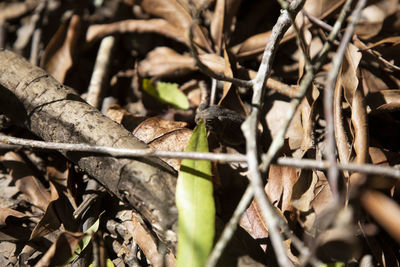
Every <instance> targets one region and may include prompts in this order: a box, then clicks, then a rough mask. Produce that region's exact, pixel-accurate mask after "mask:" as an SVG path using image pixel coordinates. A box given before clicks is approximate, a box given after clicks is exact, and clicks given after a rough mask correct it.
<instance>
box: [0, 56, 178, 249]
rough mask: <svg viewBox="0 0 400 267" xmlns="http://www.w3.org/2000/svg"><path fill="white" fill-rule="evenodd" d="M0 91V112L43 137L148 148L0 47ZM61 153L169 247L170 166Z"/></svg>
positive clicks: (172, 204)
mask: <svg viewBox="0 0 400 267" xmlns="http://www.w3.org/2000/svg"><path fill="white" fill-rule="evenodd" d="M0 93H1V97H0V111H1V112H3V113H5V114H6V115H8V116H9V117H10V118H12V119H13V120H14V121H15V122H16V123H18V124H20V125H23V126H25V127H26V128H27V129H29V130H30V131H32V132H33V133H35V134H36V135H37V136H39V137H41V138H42V139H43V140H45V141H52V142H67V143H87V144H96V145H104V146H112V147H124V148H147V145H146V144H144V143H143V142H141V141H139V140H138V139H137V138H136V137H134V136H133V135H132V134H131V133H130V132H128V131H127V130H126V129H124V128H123V127H122V126H121V125H119V124H117V123H115V122H114V121H112V120H110V119H108V118H107V117H105V116H103V115H102V114H101V113H100V112H99V111H98V110H97V109H95V108H94V107H92V106H90V105H89V104H87V103H86V102H85V101H83V100H82V99H81V98H80V97H79V96H77V95H76V94H74V92H73V90H72V89H71V88H68V87H66V86H63V85H62V84H60V83H59V82H58V81H56V80H55V79H54V78H53V77H52V76H50V75H49V74H48V73H47V72H46V71H44V70H42V69H41V68H38V67H36V66H33V65H31V64H30V63H29V62H28V61H26V60H25V59H24V58H22V57H20V56H18V55H16V54H14V53H12V52H10V51H7V50H2V51H0ZM60 152H61V153H63V154H64V155H65V156H66V157H67V158H68V159H70V160H71V161H73V162H74V163H76V164H77V165H78V166H79V167H80V168H82V169H83V170H84V171H85V172H87V173H88V174H89V175H91V176H92V177H94V178H95V179H97V180H98V181H100V182H101V183H102V184H103V185H104V186H105V187H106V188H108V189H109V190H110V191H111V192H112V193H113V194H115V195H116V196H118V197H119V198H120V199H122V200H126V201H127V202H129V203H130V204H131V205H132V206H133V207H134V208H135V209H136V210H137V211H139V212H140V213H141V214H142V215H143V216H144V217H145V218H146V219H147V220H148V221H149V222H150V223H151V225H152V226H153V229H154V230H155V231H156V232H157V233H158V234H159V236H160V238H161V239H163V240H164V241H166V242H168V243H169V244H170V245H171V244H172V245H173V247H174V243H175V233H174V232H173V231H174V230H175V228H176V226H175V225H176V218H177V212H176V207H175V183H176V177H175V172H174V171H173V170H172V168H170V167H169V166H168V165H166V164H165V163H164V162H163V161H161V160H159V159H151V160H141V159H121V158H114V157H111V156H107V155H93V154H83V153H80V152H63V151H60ZM170 230H173V231H170ZM166 231H168V232H166Z"/></svg>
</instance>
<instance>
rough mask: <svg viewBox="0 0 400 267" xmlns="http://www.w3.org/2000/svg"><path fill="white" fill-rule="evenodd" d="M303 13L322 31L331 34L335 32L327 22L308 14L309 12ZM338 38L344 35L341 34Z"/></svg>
mask: <svg viewBox="0 0 400 267" xmlns="http://www.w3.org/2000/svg"><path fill="white" fill-rule="evenodd" d="M302 13H303V14H304V15H305V16H306V17H307V18H308V19H309V20H310V22H312V23H313V24H315V25H317V26H318V27H320V28H321V29H323V30H325V31H327V32H331V31H332V30H333V27H332V26H331V25H329V24H328V23H326V22H325V21H322V20H320V19H319V18H317V17H315V16H314V15H312V14H310V13H308V12H307V11H305V10H302ZM338 37H339V38H341V37H342V35H341V34H340V33H339V34H338Z"/></svg>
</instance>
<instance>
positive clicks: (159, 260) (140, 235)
mask: <svg viewBox="0 0 400 267" xmlns="http://www.w3.org/2000/svg"><path fill="white" fill-rule="evenodd" d="M123 225H124V226H125V227H126V229H127V230H128V232H129V235H130V236H131V237H132V238H133V240H135V241H136V242H137V244H138V245H139V247H140V248H141V250H142V251H143V253H144V255H146V258H147V259H148V260H149V261H150V263H151V264H152V265H153V266H164V264H165V266H167V267H169V266H171V267H172V266H175V257H174V255H173V254H172V253H167V255H165V258H163V256H162V255H161V254H160V252H159V251H158V242H157V240H156V239H155V238H154V236H153V235H152V234H151V232H150V231H149V230H148V229H147V227H146V224H145V223H144V222H143V220H142V219H141V218H140V216H139V215H138V214H135V213H133V214H132V219H131V220H126V221H124V222H123Z"/></svg>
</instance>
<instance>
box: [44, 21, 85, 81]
mask: <svg viewBox="0 0 400 267" xmlns="http://www.w3.org/2000/svg"><path fill="white" fill-rule="evenodd" d="M80 33H81V18H80V16H79V15H74V16H72V18H71V20H70V21H69V23H67V22H65V23H63V24H62V25H61V26H60V28H59V29H58V31H57V32H56V33H55V34H54V36H53V38H52V39H51V40H50V43H49V44H48V45H47V47H46V49H45V52H44V54H43V57H42V61H41V62H40V66H41V67H42V68H44V69H45V70H47V72H49V73H50V74H51V75H52V76H53V77H54V78H56V79H57V80H58V81H59V82H60V83H63V82H64V79H65V75H66V74H67V71H68V70H69V69H70V68H71V66H72V64H73V58H74V55H75V53H76V49H77V44H78V39H79V36H80Z"/></svg>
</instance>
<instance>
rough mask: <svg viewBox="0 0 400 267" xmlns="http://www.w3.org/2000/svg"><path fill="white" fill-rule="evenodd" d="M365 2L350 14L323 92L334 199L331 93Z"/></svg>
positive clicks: (358, 4) (335, 179) (327, 150)
mask: <svg viewBox="0 0 400 267" xmlns="http://www.w3.org/2000/svg"><path fill="white" fill-rule="evenodd" d="M365 4H366V0H359V1H358V2H357V5H356V8H355V9H354V11H353V13H352V14H351V19H350V22H349V25H348V26H347V29H346V31H345V33H344V35H343V39H342V41H341V42H340V45H339V47H338V49H337V51H336V54H335V56H334V57H333V59H332V68H331V71H330V72H329V74H328V78H327V82H326V84H327V85H326V87H325V90H324V113H325V120H326V143H327V144H326V153H325V154H326V155H325V156H326V158H327V159H328V162H329V168H328V181H329V184H330V186H331V190H332V193H333V197H334V198H338V177H339V170H338V167H337V161H336V143H335V133H334V125H333V91H334V87H335V84H336V79H337V76H338V73H339V70H340V66H341V65H342V61H343V57H344V53H345V52H346V48H347V45H348V43H349V42H350V39H351V37H352V36H353V32H354V27H355V24H356V23H357V21H358V19H359V18H360V14H361V10H362V8H363V7H364V6H365Z"/></svg>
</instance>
